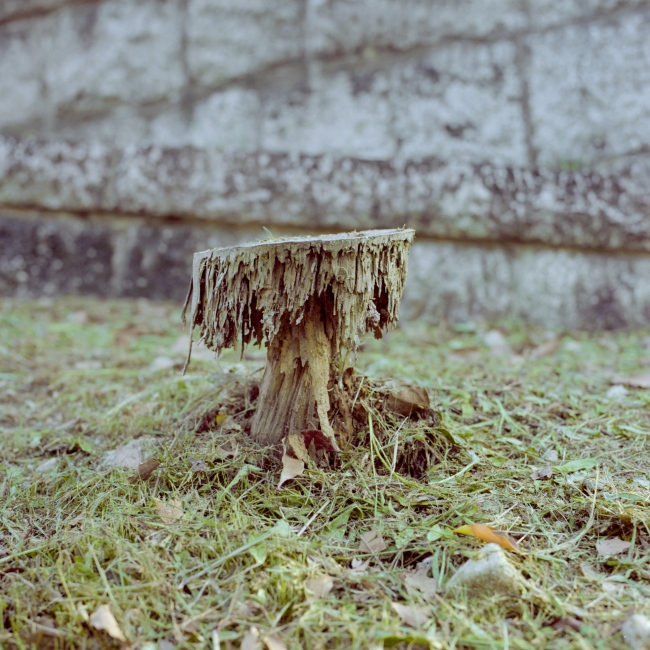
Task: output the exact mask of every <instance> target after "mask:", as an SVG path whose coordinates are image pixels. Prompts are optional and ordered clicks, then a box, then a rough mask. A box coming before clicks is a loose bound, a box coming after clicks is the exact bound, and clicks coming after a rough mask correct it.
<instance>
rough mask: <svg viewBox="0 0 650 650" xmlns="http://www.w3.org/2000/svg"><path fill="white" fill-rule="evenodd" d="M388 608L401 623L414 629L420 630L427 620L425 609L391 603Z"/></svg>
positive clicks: (427, 613)
mask: <svg viewBox="0 0 650 650" xmlns="http://www.w3.org/2000/svg"><path fill="white" fill-rule="evenodd" d="M390 606H391V607H392V608H393V609H394V610H395V612H397V615H398V616H399V617H400V618H401V619H402V623H404V624H405V625H409V626H410V627H414V628H421V627H422V626H423V625H424V624H425V623H426V622H427V621H428V620H429V610H428V609H427V608H426V607H413V606H412V605H402V603H391V604H390Z"/></svg>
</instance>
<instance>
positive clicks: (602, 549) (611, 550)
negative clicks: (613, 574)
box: [596, 537, 632, 557]
mask: <svg viewBox="0 0 650 650" xmlns="http://www.w3.org/2000/svg"><path fill="white" fill-rule="evenodd" d="M630 546H632V544H631V542H625V541H624V540H622V539H620V538H619V537H612V538H610V539H601V540H600V541H598V542H597V543H596V550H597V551H598V552H599V553H600V554H601V555H604V556H606V557H609V556H612V555H620V554H621V553H625V551H627V550H629V548H630Z"/></svg>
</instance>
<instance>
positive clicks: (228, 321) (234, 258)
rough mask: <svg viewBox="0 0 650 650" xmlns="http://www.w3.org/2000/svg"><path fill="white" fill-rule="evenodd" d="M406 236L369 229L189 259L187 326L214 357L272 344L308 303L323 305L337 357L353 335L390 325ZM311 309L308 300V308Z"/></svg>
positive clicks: (350, 346) (352, 346)
mask: <svg viewBox="0 0 650 650" xmlns="http://www.w3.org/2000/svg"><path fill="white" fill-rule="evenodd" d="M413 236H414V231H412V230H377V231H367V232H365V233H364V232H360V233H346V234H342V235H324V236H321V237H302V238H293V239H282V240H270V241H263V242H257V243H252V244H245V245H243V246H236V247H232V248H217V249H213V250H209V251H204V252H201V253H196V254H195V255H194V270H193V275H192V285H191V287H190V296H188V301H189V300H190V298H191V301H192V314H191V325H190V327H191V328H192V329H193V328H194V326H198V327H199V328H200V335H201V339H202V340H203V341H204V343H205V345H206V346H207V347H208V348H210V349H213V350H215V351H216V352H217V353H220V352H221V350H223V349H224V348H230V347H234V346H235V345H237V344H239V345H241V346H242V349H243V347H245V346H246V345H248V344H249V343H251V342H253V343H255V344H261V343H262V341H264V340H267V341H272V340H273V338H274V337H275V336H276V334H278V332H280V329H281V328H282V327H283V326H285V327H286V326H287V325H289V324H293V323H300V322H301V321H302V319H303V316H304V310H305V308H307V305H308V303H309V299H310V298H311V297H312V296H313V297H315V298H316V299H317V302H318V304H322V305H328V308H327V314H326V323H325V327H326V331H327V335H328V338H329V339H330V341H331V343H332V352H333V353H334V354H337V353H338V352H339V351H340V349H341V348H342V347H344V348H346V349H347V350H350V351H351V352H354V351H356V349H357V347H358V345H359V337H360V335H361V334H363V333H365V332H368V331H371V332H374V333H375V335H376V336H378V337H379V336H381V330H383V329H385V328H386V327H388V326H389V325H391V324H393V323H394V322H396V321H397V316H398V311H399V305H400V301H401V299H402V292H403V289H404V281H405V280H406V272H407V266H408V253H409V249H410V246H411V243H412V241H413ZM312 304H313V301H312Z"/></svg>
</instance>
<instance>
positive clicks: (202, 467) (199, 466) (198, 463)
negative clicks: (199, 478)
mask: <svg viewBox="0 0 650 650" xmlns="http://www.w3.org/2000/svg"><path fill="white" fill-rule="evenodd" d="M187 460H188V461H189V463H190V467H191V468H192V471H193V472H207V471H209V470H210V468H209V467H208V464H207V463H206V462H205V461H204V460H201V459H200V458H188V459H187Z"/></svg>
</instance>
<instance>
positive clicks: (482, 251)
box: [0, 210, 650, 329]
mask: <svg viewBox="0 0 650 650" xmlns="http://www.w3.org/2000/svg"><path fill="white" fill-rule="evenodd" d="M302 232H303V233H304V230H303V231H302ZM263 237H264V234H263V231H262V230H261V228H257V227H256V228H252V229H246V228H244V229H242V228H229V227H227V226H225V227H224V226H213V225H211V224H205V225H201V224H200V223H196V222H195V223H194V224H188V223H187V222H178V223H170V222H167V221H163V220H155V219H140V218H129V219H117V218H111V219H102V218H100V217H86V218H81V217H77V216H72V215H65V214H57V215H54V214H48V215H43V214H39V213H37V212H34V213H28V212H17V211H13V212H11V211H6V210H5V211H0V294H3V295H12V296H17V297H25V298H26V297H38V296H44V295H46V296H47V295H49V296H53V295H58V294H69V293H81V294H94V295H104V296H124V297H140V296H144V297H148V298H156V299H171V300H175V301H177V302H178V303H179V308H180V304H181V302H182V300H183V298H184V296H185V292H186V290H187V284H188V281H189V277H190V274H191V265H192V255H193V253H194V252H195V251H197V250H204V249H206V248H210V247H215V246H230V245H234V244H237V243H241V242H243V241H251V240H254V239H256V238H260V239H261V238H263ZM648 277H650V255H647V254H635V255H630V254H611V253H608V254H604V253H589V252H577V251H569V250H549V249H543V248H539V247H535V246H529V245H512V246H509V247H505V248H504V247H502V246H496V245H480V244H464V243H457V242H449V241H427V240H424V239H422V238H419V239H417V240H416V242H415V244H414V246H413V249H412V252H411V257H410V267H409V275H408V280H407V284H406V291H405V296H404V301H403V304H402V317H403V318H404V319H406V320H409V319H413V318H418V317H419V318H424V319H428V320H432V321H440V320H443V319H444V320H447V321H450V322H457V321H465V320H468V319H481V318H485V319H498V318H503V317H516V318H521V319H523V320H525V321H528V322H530V323H534V324H537V325H543V326H546V327H554V328H562V327H570V328H581V329H599V328H601V329H612V328H625V327H642V326H647V325H648V324H649V323H650V284H649V283H648V282H647V278H648Z"/></svg>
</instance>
